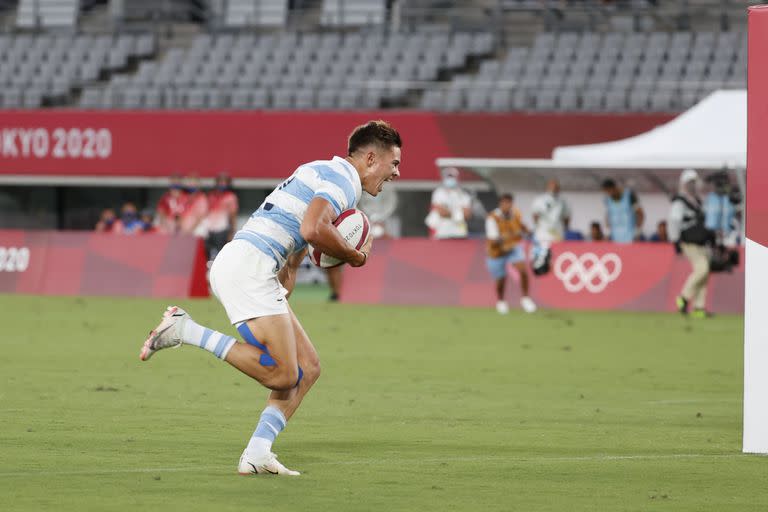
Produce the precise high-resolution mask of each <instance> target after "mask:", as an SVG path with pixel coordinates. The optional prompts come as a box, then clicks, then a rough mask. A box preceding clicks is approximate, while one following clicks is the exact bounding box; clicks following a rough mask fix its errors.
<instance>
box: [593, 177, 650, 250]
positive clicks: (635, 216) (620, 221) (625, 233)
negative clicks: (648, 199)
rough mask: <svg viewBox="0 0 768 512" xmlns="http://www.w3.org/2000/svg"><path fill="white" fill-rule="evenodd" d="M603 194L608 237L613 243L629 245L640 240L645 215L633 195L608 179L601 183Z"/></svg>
mask: <svg viewBox="0 0 768 512" xmlns="http://www.w3.org/2000/svg"><path fill="white" fill-rule="evenodd" d="M602 189H603V192H604V193H605V218H606V227H607V228H608V235H609V237H610V239H611V240H612V241H614V242H619V243H630V242H632V241H634V240H639V239H641V238H642V235H641V233H642V231H641V230H642V227H643V220H645V214H644V212H643V209H642V207H641V206H640V203H639V202H638V200H637V196H636V195H635V193H634V192H633V191H632V190H631V189H629V188H622V187H620V186H618V185H617V184H616V182H615V181H614V180H612V179H610V178H608V179H606V180H604V181H603V183H602Z"/></svg>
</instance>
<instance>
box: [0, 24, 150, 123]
mask: <svg viewBox="0 0 768 512" xmlns="http://www.w3.org/2000/svg"><path fill="white" fill-rule="evenodd" d="M154 47H155V43H154V37H153V36H151V35H146V34H145V35H128V34H124V35H120V36H118V37H115V38H112V37H109V36H91V35H77V36H75V35H71V34H59V33H57V34H45V33H44V34H39V35H31V34H22V35H16V36H9V35H0V84H1V85H2V90H3V103H2V108H37V107H39V106H41V105H46V104H67V103H69V101H71V98H72V97H74V95H75V92H76V91H77V90H79V89H85V90H88V87H89V86H92V85H95V84H96V83H98V80H99V78H100V77H101V76H102V74H107V73H109V72H110V70H115V69H118V67H117V66H115V64H116V60H113V58H114V57H113V56H118V57H119V61H120V63H122V65H123V66H124V65H125V64H126V63H127V62H128V61H129V60H131V59H133V60H138V59H140V58H144V57H149V56H151V55H152V54H153V52H154ZM94 94H95V93H93V92H88V93H87V94H84V95H83V96H85V98H84V99H83V100H82V101H83V102H84V103H86V104H89V105H92V106H95V103H97V100H96V99H95V96H94Z"/></svg>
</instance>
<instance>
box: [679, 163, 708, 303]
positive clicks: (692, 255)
mask: <svg viewBox="0 0 768 512" xmlns="http://www.w3.org/2000/svg"><path fill="white" fill-rule="evenodd" d="M698 180H699V175H698V173H697V172H696V171H695V170H693V169H686V170H684V171H683V173H682V174H681V175H680V190H679V192H678V194H677V195H675V196H674V197H673V198H672V206H671V207H670V211H669V219H668V221H667V234H668V236H669V239H670V240H671V241H673V242H675V248H676V249H677V250H678V251H679V252H681V253H682V254H683V255H685V257H686V258H687V259H688V261H690V262H691V267H693V269H692V271H691V273H690V275H689V276H688V279H686V281H685V284H684V285H683V289H682V291H681V292H680V295H679V296H678V297H677V309H678V311H679V312H680V313H682V314H683V315H687V314H688V308H689V306H690V305H691V304H692V305H693V308H694V309H693V313H692V315H693V316H694V317H697V318H706V317H708V316H711V314H710V313H708V312H707V311H706V309H705V306H706V300H707V281H708V280H709V271H710V268H709V252H708V251H707V245H709V244H712V243H713V242H714V236H715V234H714V232H713V231H712V230H710V229H707V227H706V225H705V223H704V210H703V208H702V204H701V199H700V198H699V196H698V194H697V190H696V187H697V183H698Z"/></svg>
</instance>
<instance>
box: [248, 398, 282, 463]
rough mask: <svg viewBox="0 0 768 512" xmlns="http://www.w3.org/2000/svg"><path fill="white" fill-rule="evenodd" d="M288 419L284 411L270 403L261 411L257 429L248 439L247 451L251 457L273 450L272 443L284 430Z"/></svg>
mask: <svg viewBox="0 0 768 512" xmlns="http://www.w3.org/2000/svg"><path fill="white" fill-rule="evenodd" d="M287 422H288V420H286V419H285V415H284V414H283V411H281V410H280V409H278V408H277V407H275V406H273V405H268V406H267V408H266V409H264V411H263V412H262V413H261V417H260V418H259V423H258V425H256V430H255V431H254V432H253V436H251V440H250V441H248V448H246V451H247V452H248V455H249V456H250V457H260V456H263V455H266V454H268V453H269V452H270V451H272V443H274V442H275V439H276V438H277V436H278V434H280V432H282V431H283V429H284V428H285V424H286V423H287Z"/></svg>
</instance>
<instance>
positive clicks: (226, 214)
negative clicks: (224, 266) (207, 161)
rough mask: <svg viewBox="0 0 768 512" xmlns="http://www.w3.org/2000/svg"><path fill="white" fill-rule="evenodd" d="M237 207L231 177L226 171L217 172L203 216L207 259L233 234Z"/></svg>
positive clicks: (230, 238) (219, 249) (216, 252)
mask: <svg viewBox="0 0 768 512" xmlns="http://www.w3.org/2000/svg"><path fill="white" fill-rule="evenodd" d="M238 209H239V207H238V202H237V195H236V194H235V192H234V191H233V190H232V178H230V177H229V175H227V174H226V173H221V174H219V175H218V176H217V177H216V185H215V187H214V189H213V190H211V191H210V192H208V214H207V215H206V217H205V224H206V228H207V230H208V237H207V238H206V239H205V249H206V252H207V253H208V261H213V259H214V258H215V257H216V255H217V254H218V253H219V251H221V248H222V247H224V245H225V244H226V243H227V242H229V241H230V240H232V237H233V236H234V235H235V227H236V226H237V211H238Z"/></svg>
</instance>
